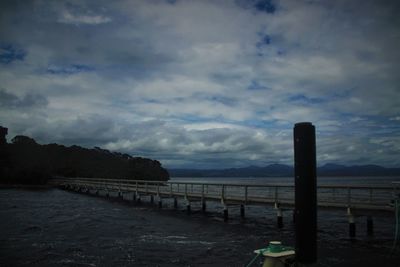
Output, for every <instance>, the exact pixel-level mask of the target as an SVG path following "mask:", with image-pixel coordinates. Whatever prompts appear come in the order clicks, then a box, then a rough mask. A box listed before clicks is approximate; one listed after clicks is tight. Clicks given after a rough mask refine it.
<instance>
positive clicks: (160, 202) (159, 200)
mask: <svg viewBox="0 0 400 267" xmlns="http://www.w3.org/2000/svg"><path fill="white" fill-rule="evenodd" d="M158 208H159V209H162V199H161V197H160V198H159V199H158Z"/></svg>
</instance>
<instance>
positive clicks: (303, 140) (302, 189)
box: [293, 122, 317, 264]
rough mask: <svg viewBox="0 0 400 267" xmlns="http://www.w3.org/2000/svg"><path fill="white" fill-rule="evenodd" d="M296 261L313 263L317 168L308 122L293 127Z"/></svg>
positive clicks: (315, 232) (313, 130) (311, 126)
mask: <svg viewBox="0 0 400 267" xmlns="http://www.w3.org/2000/svg"><path fill="white" fill-rule="evenodd" d="M293 137H294V175H295V219H296V224H295V230H296V261H297V262H298V263H300V264H312V263H315V262H316V261H317V166H316V148H315V127H314V125H312V124H311V123H310V122H301V123H296V124H295V126H294V132H293Z"/></svg>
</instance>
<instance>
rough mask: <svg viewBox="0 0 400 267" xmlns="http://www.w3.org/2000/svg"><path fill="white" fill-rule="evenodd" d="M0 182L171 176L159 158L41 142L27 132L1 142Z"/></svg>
mask: <svg viewBox="0 0 400 267" xmlns="http://www.w3.org/2000/svg"><path fill="white" fill-rule="evenodd" d="M1 148H2V152H1V155H0V156H1V166H0V174H1V178H0V183H22V184H43V183H45V182H46V180H47V179H48V178H49V177H51V176H64V177H96V178H119V179H126V178H129V179H137V180H168V179H169V174H168V172H167V171H166V170H165V169H164V168H163V167H162V166H161V164H160V162H158V161H156V160H151V159H146V158H141V157H132V156H130V155H128V154H121V153H117V152H110V151H108V150H105V149H101V148H99V147H95V148H93V149H87V148H83V147H79V146H71V147H66V146H63V145H58V144H48V145H40V144H38V143H36V141H35V140H34V139H32V138H30V137H27V136H16V137H14V138H13V139H12V143H11V144H8V143H5V142H2V144H1Z"/></svg>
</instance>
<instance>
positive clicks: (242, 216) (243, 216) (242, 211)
mask: <svg viewBox="0 0 400 267" xmlns="http://www.w3.org/2000/svg"><path fill="white" fill-rule="evenodd" d="M240 218H242V219H244V218H245V209H244V205H243V204H240Z"/></svg>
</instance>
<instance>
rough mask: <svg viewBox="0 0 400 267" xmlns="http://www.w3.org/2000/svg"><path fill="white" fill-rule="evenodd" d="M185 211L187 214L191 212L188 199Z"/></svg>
mask: <svg viewBox="0 0 400 267" xmlns="http://www.w3.org/2000/svg"><path fill="white" fill-rule="evenodd" d="M186 213H187V214H188V215H189V214H190V213H191V207H190V201H189V199H186Z"/></svg>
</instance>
